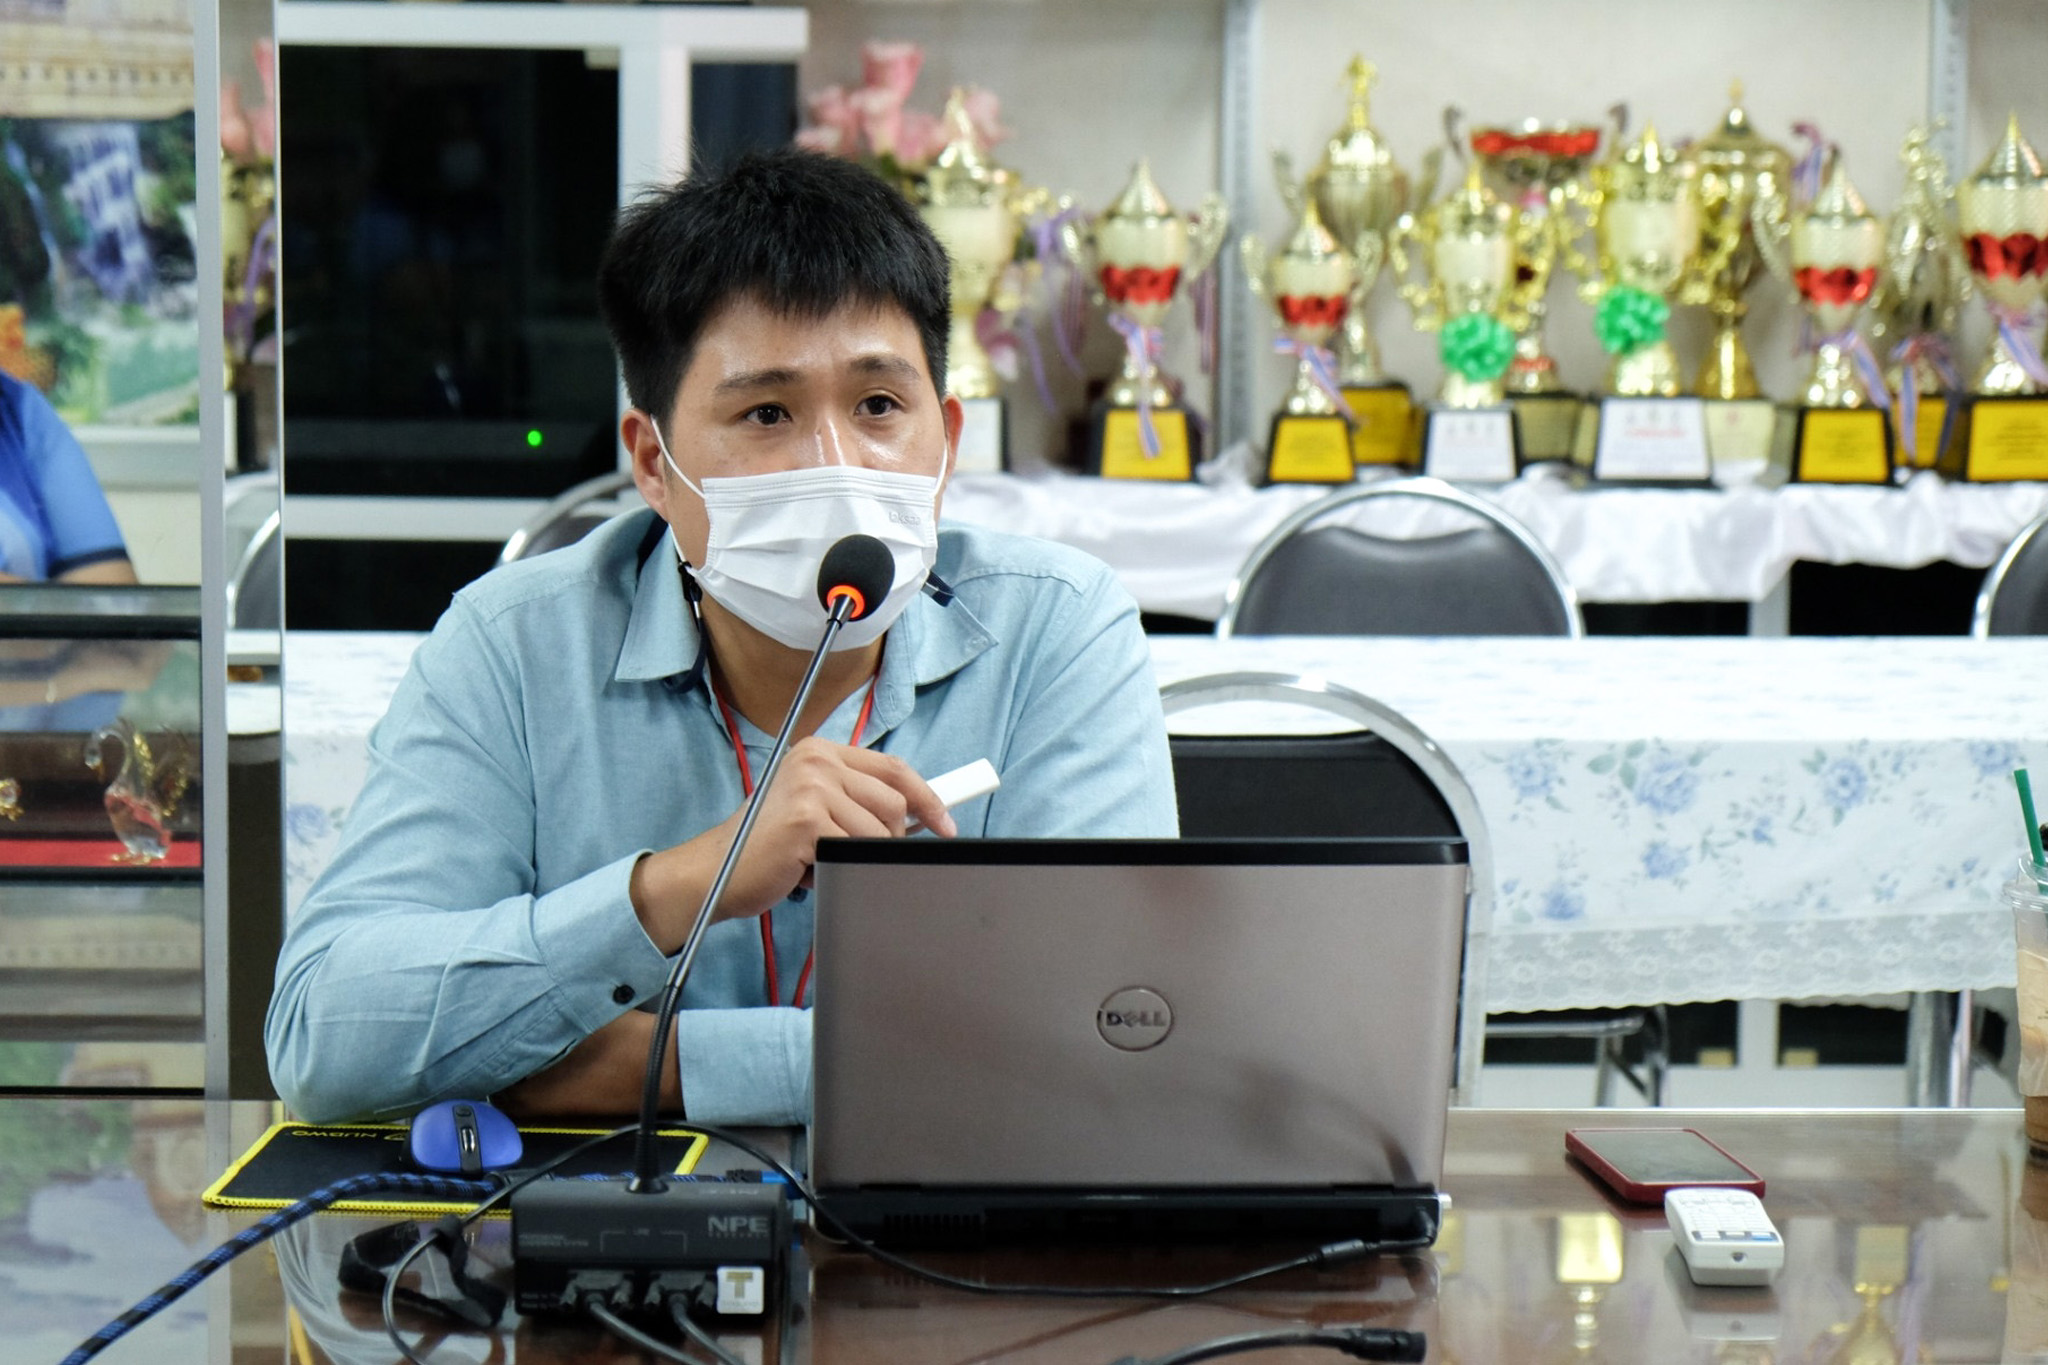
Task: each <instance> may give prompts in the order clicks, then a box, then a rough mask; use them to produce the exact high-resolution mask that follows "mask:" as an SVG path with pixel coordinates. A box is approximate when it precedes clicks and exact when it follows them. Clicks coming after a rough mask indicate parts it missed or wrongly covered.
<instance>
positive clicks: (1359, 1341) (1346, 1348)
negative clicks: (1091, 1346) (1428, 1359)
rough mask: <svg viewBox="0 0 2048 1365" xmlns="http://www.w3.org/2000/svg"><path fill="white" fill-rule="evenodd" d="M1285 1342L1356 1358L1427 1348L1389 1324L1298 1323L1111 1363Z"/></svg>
mask: <svg viewBox="0 0 2048 1365" xmlns="http://www.w3.org/2000/svg"><path fill="white" fill-rule="evenodd" d="M1287 1346H1321V1347H1325V1348H1326V1349H1328V1350H1332V1351H1341V1352H1343V1353H1344V1354H1345V1355H1348V1356H1351V1357H1353V1358H1354V1359H1358V1360H1393V1361H1419V1360H1421V1359H1422V1358H1423V1356H1424V1354H1426V1352H1427V1349H1428V1339H1427V1338H1425V1337H1424V1336H1423V1334H1422V1333H1420V1332H1403V1331H1400V1330H1398V1329H1396V1328H1391V1327H1298V1328H1294V1329H1293V1330H1291V1331H1279V1332H1251V1333H1248V1334H1246V1335H1244V1336H1237V1337H1218V1338H1217V1339H1216V1340H1214V1341H1205V1342H1202V1343H1200V1344H1199V1345H1195V1346H1183V1347H1182V1348H1181V1349H1180V1350H1178V1351H1171V1352H1168V1353H1167V1354H1166V1355H1163V1356H1154V1357H1153V1358H1152V1359H1150V1360H1141V1359H1139V1358H1138V1357H1137V1356H1125V1357H1124V1358H1123V1359H1122V1360H1119V1361H1116V1362H1114V1365H1195V1362H1197V1361H1202V1360H1216V1359H1219V1358H1221V1357H1223V1356H1234V1355H1246V1354H1248V1353H1250V1352H1252V1351H1277V1350H1280V1349H1281V1348H1283V1347H1287Z"/></svg>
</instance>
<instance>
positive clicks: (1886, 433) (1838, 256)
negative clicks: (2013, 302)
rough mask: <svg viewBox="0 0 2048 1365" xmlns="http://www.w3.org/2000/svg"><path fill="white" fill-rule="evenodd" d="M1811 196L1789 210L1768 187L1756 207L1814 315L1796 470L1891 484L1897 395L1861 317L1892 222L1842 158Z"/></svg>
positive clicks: (1813, 476) (1761, 226) (1776, 255)
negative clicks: (1867, 199)
mask: <svg viewBox="0 0 2048 1365" xmlns="http://www.w3.org/2000/svg"><path fill="white" fill-rule="evenodd" d="M1833 161H1834V164H1833V166H1832V168H1831V169H1830V170H1829V172H1828V175H1827V179H1826V180H1825V181H1824V182H1823V183H1822V185H1821V187H1820V190H1819V192H1818V193H1816V194H1815V195H1814V196H1813V199H1812V201H1811V202H1809V203H1808V204H1806V205H1805V206H1804V207H1802V208H1799V209H1793V210H1790V211H1788V210H1787V208H1786V203H1785V197H1784V195H1783V194H1780V193H1771V192H1765V193H1764V194H1762V195H1760V196H1759V198H1758V199H1757V201H1756V207H1755V208H1754V209H1753V210H1752V214H1753V218H1754V228H1755V233H1756V242H1757V246H1758V248H1759V250H1760V251H1761V252H1762V255H1763V258H1764V263H1765V264H1766V265H1768V266H1769V267H1770V268H1771V270H1772V273H1774V274H1777V275H1779V276H1780V277H1781V278H1783V279H1785V280H1787V281H1788V282H1789V283H1790V284H1791V286H1792V288H1793V290H1794V291H1795V292H1796V293H1797V294H1798V295H1799V301H1800V303H1801V304H1802V305H1804V307H1805V309H1806V316H1807V326H1806V333H1807V337H1806V342H1805V344H1806V346H1807V347H1808V348H1810V349H1811V350H1812V352H1813V365H1812V367H1811V369H1810V370H1809V371H1808V373H1807V378H1806V383H1805V385H1804V387H1803V389H1802V390H1801V393H1800V405H1799V409H1798V426H1797V427H1796V429H1795V434H1794V436H1793V444H1792V477H1793V478H1794V479H1797V480H1800V481H1803V482H1809V483H1878V484H1882V483H1890V482H1891V478H1892V428H1891V422H1890V420H1889V416H1890V412H1891V396H1890V392H1889V390H1888V389H1887V388H1886V386H1885V382H1884V372H1883V370H1882V369H1881V368H1880V367H1879V366H1878V363H1877V357H1876V355H1875V354H1873V353H1872V352H1871V349H1870V343H1869V342H1868V341H1866V340H1864V338H1863V334H1862V333H1861V332H1859V331H1857V330H1856V315H1857V314H1858V313H1859V312H1861V311H1862V309H1863V305H1864V304H1865V303H1866V302H1868V301H1869V299H1870V296H1871V293H1872V292H1873V291H1874V290H1875V289H1876V288H1877V277H1878V271H1879V267H1880V266H1881V265H1882V264H1883V262H1884V246H1885V227H1884V223H1883V221H1882V220H1880V219H1879V218H1878V217H1877V216H1876V215H1875V214H1873V213H1871V211H1870V210H1869V208H1868V207H1866V206H1865V204H1864V202H1863V197H1862V196H1861V195H1859V194H1858V193H1857V192H1856V187H1855V186H1854V185H1852V184H1851V183H1849V176H1848V172H1846V171H1845V170H1843V168H1842V161H1841V158H1840V157H1839V156H1836V157H1835V158H1834V159H1833Z"/></svg>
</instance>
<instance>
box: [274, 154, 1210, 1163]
mask: <svg viewBox="0 0 2048 1365" xmlns="http://www.w3.org/2000/svg"><path fill="white" fill-rule="evenodd" d="M599 294H600V299H601V302H602V304H603V306H604V312H605V317H606V322H607V324H608V325H609V327H610V329H611V333H612V338H613V342H614V345H615V346H616V348H617V350H618V353H619V358H620V362H621V366H622V369H623V371H624V374H625V380H626V389H627V393H628V395H629V396H630V398H631V400H632V403H633V408H632V410H631V411H629V412H628V413H627V414H626V416H625V418H624V419H623V422H622V424H621V428H620V433H621V436H622V438H623V440H624V443H625V446H626V449H627V451H628V452H629V454H630V455H631V458H632V467H633V476H634V480H635V482H636V484H637V485H638V488H639V491H640V493H641V496H642V498H643V499H644V500H645V501H646V503H647V505H648V510H646V511H640V512H636V513H632V514H628V515H625V516H622V517H618V518H615V519H613V520H612V521H610V522H608V523H606V524H605V525H603V526H601V527H599V528H598V529H596V530H595V531H593V532H591V533H590V535H588V536H587V537H585V538H584V539H583V540H582V541H581V542H579V543H578V544H576V545H574V546H571V547H569V548H566V549H562V550H558V551H555V552H553V553H551V554H545V555H541V556H537V557H536V558H534V559H531V560H527V561H524V562H521V563H517V564H513V565H509V566H506V567H504V568H501V569H498V570H496V571H495V572H493V573H491V574H489V575H487V576H486V577H484V578H483V579H481V580H479V581H478V582H476V583H474V584H472V585H470V586H469V587H468V588H465V589H464V590H463V591H462V592H461V593H460V594H458V596H457V597H456V599H455V601H454V603H453V604H452V605H451V607H450V608H449V610H448V612H447V614H446V615H445V616H443V617H442V619H441V621H440V623H439V624H438V625H437V626H436V627H435V629H434V632H433V634H432V635H431V636H430V637H429V638H428V639H427V640H426V641H425V642H424V643H423V644H422V645H421V646H420V648H419V650H418V652H417V654H416V655H415V656H414V659H413V662H412V666H411V668H410V670H409V671H408V674H407V676H406V678H405V680H404V681H403V682H402V683H401V684H400V686H399V688H398V691H397V693H396V694H395V695H394V697H393V699H392V703H391V708H390V710H389V712H388V713H387V714H386V716H385V718H384V719H383V721H382V722H380V724H379V725H378V727H377V729H376V731H375V732H374V733H373V735H372V736H371V740H370V771H369V775H368V777H367V779H366V781H365V784H364V788H363V791H362V794H361V796H360V797H359V798H358V800H357V802H356V805H355V807H354V809H353V810H352V811H351V813H350V815H349V817H348V820H347V822H346V825H345V827H344V831H343V836H342V843H341V847H340V849H339V850H338V851H337V853H336V855H335V859H334V861H333V863H332V864H331V865H330V866H329V867H328V869H327V871H326V872H325V873H324V874H323V876H322V877H321V878H320V880H319V881H318V883H316V885H315V886H314V887H313V888H312V890H311V891H310V892H309V894H308V896H307V899H306V901H305V904H304V905H303V906H301V907H300V909H299V911H298V912H297V913H296V914H295V915H294V916H293V918H292V920H291V922H290V924H289V925H288V926H287V929H286V937H285V943H284V947H283V950H282V952H281V953H280V955H279V960H278V966H277V977H276V989H275V993H274V995H273V997H272V1000H271V1006H270V1013H269V1017H268V1020H267V1022H266V1030H265V1040H266V1044H267V1047H268V1052H269V1058H270V1068H271V1077H272V1080H273V1081H274V1082H275V1084H276V1085H277V1087H278V1093H279V1094H280V1095H282V1096H283V1097H284V1098H285V1100H286V1101H287V1102H288V1103H289V1104H290V1105H291V1106H292V1107H293V1108H294V1109H295V1110H297V1111H298V1112H299V1114H300V1115H301V1117H304V1118H307V1119H311V1120H315V1121H325V1120H333V1119H339V1118H343V1117H348V1116H354V1115H395V1114H403V1113H406V1112H408V1111H411V1110H414V1109H418V1108H420V1107H421V1106H423V1105H426V1104H428V1103H431V1102H434V1101H436V1100H440V1099H446V1098H450V1097H455V1096H468V1097H480V1096H496V1097H498V1099H499V1101H500V1102H501V1103H503V1104H505V1105H506V1106H507V1107H509V1108H511V1109H512V1110H513V1111H514V1112H515V1113H519V1114H523V1115H524V1114H536V1113H553V1114H565V1115H566V1114H575V1115H595V1114H630V1113H631V1112H633V1111H634V1110H635V1108H636V1107H637V1102H638V1096H639V1089H640V1081H641V1074H642V1069H643V1067H644V1065H645V1059H646V1056H647V1053H648V1051H649V1049H650V1047H651V1045H652V1044H653V1042H654V1031H653V1030H654V1023H653V1019H652V1016H651V1015H650V1014H648V1013H645V1012H642V1011H640V1010H637V1009H635V1006H638V1005H643V1004H647V1003H650V1002H651V1001H652V1000H653V998H654V997H655V996H656V995H657V994H658V992H659V990H660V988H661V985H662V981H663V978H664V977H665V975H666V973H667V971H668V969H669V965H670V955H671V954H673V953H675V952H676V951H677V950H678V948H679V947H680V946H681V944H682V942H683V939H684V937H685V936H686V934H687V933H688V931H689V928H690V925H691V923H692V921H693V920H694V918H695V917H696V915H697V913H698V909H699V906H700V905H701V904H702V902H703V900H704V897H705V895H706V892H707V890H708V887H709V884H710V882H711V879H712V877H713V875H714V873H715V871H716V869H717V867H718V865H719V863H720V861H721V860H722V859H723V857H724V855H725V853H726V851H727V849H728V848H729V847H730V844H731V840H732V838H733V834H734V831H735V830H736V828H737V825H738V819H739V812H740V809H741V806H742V804H743V802H744V800H745V797H746V793H747V792H748V791H749V790H750V789H751V786H752V780H753V776H754V774H756V773H758V772H759V771H760V770H761V766H762V765H763V764H764V763H765V761H766V758H767V752H768V748H769V745H770V741H771V736H772V735H773V733H774V732H775V731H776V730H777V728H778V727H779V726H780V724H781V721H782V719H783V715H784V713H785V711H786V710H787V708H788V707H789V705H790V703H791V701H792V699H793V698H794V696H795V694H796V690H797V687H798V683H799V680H800V678H801V675H802V673H803V671H804V668H805V666H806V664H807V663H808V661H809V657H810V654H811V651H812V649H813V648H814V647H815V644H816V642H817V640H818V639H819V637H820V635H821V634H822V628H823V625H824V611H823V609H822V608H821V607H820V606H819V605H818V603H817V598H816V582H817V575H818V564H819V560H820V558H821V556H822V554H823V552H824V551H825V549H826V548H828V547H829V546H830V545H832V544H833V543H835V542H836V541H837V540H838V539H839V538H840V537H841V536H843V535H845V534H847V533H849V532H854V531H858V532H862V533H866V534H872V535H875V536H877V537H878V538H879V539H881V540H883V541H884V543H885V544H886V545H887V546H888V547H889V549H890V551H891V556H892V558H893V560H894V563H895V570H896V573H895V579H894V582H893V584H892V587H891V589H890V591H889V592H888V593H887V595H886V598H885V600H884V601H882V602H881V603H879V604H877V605H875V606H874V607H873V609H872V613H871V615H869V616H868V617H866V618H864V619H863V620H862V621H860V622H856V623H855V624H853V625H851V626H849V627H848V628H847V629H846V631H845V632H844V633H843V634H842V635H841V636H840V637H839V639H838V641H837V646H836V647H835V651H834V652H833V653H832V654H831V655H829V656H828V658H827V660H826V662H825V665H824V667H823V670H822V672H821V674H820V679H819V682H818V684H817V689H816V691H815V692H814V693H813V694H812V697H811V700H810V703H809V705H808V707H807V708H806V710H805V712H804V714H803V715H802V717H801V718H800V720H799V724H798V726H797V729H796V735H797V737H798V740H797V742H796V743H795V744H794V745H793V746H792V748H791V750H790V752H789V755H788V756H787V758H786V760H785V762H784V766H783V768H782V770H781V772H780V774H779V775H778V777H777V779H776V782H775V785H774V787H773V788H772V790H771V791H770V793H769V795H768V797H767V799H766V802H765V804H764V806H763V808H762V812H761V815H760V817H759V820H758V823H757V824H756V826H755V828H754V831H753V834H752V836H751V839H750V841H749V843H748V845H747V848H746V850H745V852H744V854H743V855H742V857H741V860H740V863H739V866H738V868H737V870H736V872H735V875H734V877H733V879H732V881H731V882H730V883H729V884H728V887H727V889H726V892H725V895H724V897H723V899H722V901H721V904H720V905H719V907H718V922H716V923H714V924H713V925H712V926H711V927H710V929H709V931H708V932H707V934H706V936H705V940H704V944H703V947H702V950H701V952H700V954H699V956H698V958H697V960H696V963H695V966H694V968H693V970H692V973H691V976H690V980H689V983H688V986H687V988H686V990H685V992H684V995H683V1006H684V1008H683V1010H682V1011H681V1014H680V1016H679V1018H678V1020H677V1022H676V1024H675V1025H674V1027H673V1030H672V1032H671V1033H670V1035H669V1037H668V1038H667V1040H666V1046H667V1048H668V1050H669V1062H668V1065H667V1066H665V1068H664V1070H663V1075H664V1093H663V1097H662V1098H663V1107H664V1109H665V1110H666V1111H667V1112H670V1113H675V1112H682V1113H684V1114H686V1115H687V1116H689V1117H694V1118H696V1119H699V1120H701V1121H704V1122H713V1123H790V1122H802V1121H804V1120H805V1119H806V1118H807V1117H808V1114H809V1108H810V1057H811V1037H810V1018H809V1012H808V1010H807V1009H805V1008H804V1007H805V1006H807V1005H808V1004H809V999H808V996H807V993H806V992H807V986H808V977H809V973H808V960H809V952H810V940H811V927H812V914H813V906H812V905H811V903H810V898H809V896H808V894H807V890H806V887H807V883H808V879H809V874H810V868H811V863H812V861H813V860H814V858H815V856H816V848H817V843H818V840H820V839H823V838H830V837H834V836H841V835H848V836H863V837H900V836H903V835H905V834H906V833H907V831H908V830H909V829H910V828H911V827H913V826H914V825H916V824H919V823H922V824H923V825H925V826H927V827H929V829H930V830H931V831H932V832H933V833H934V834H937V835H939V836H942V837H950V836H953V835H956V834H974V835H984V836H1007V837H1089V836H1102V837H1111V836H1124V837H1146V836H1150V837H1171V836H1172V835H1173V834H1174V833H1175V832H1176V817H1175V808H1174V793H1173V778H1172V769H1171V766H1170V763H1169V760H1168V753H1167V745H1166V733H1165V724H1164V721H1163V718H1162V716H1161V712H1160V705H1159V697H1158V692H1157V689H1156V684H1155V682H1154V680H1153V674H1152V668H1151V659H1150V653H1149V650H1148V649H1147V646H1146V642H1145V638H1144V635H1143V633H1142V630H1141V628H1140V626H1139V623H1138V615H1137V609H1136V606H1135V604H1134V603H1133V602H1132V601H1131V599H1130V597H1129V595H1128V594H1126V593H1125V592H1124V591H1123V590H1122V589H1121V588H1120V587H1119V586H1118V585H1117V583H1116V581H1115V579H1114V578H1113V577H1112V575H1111V574H1110V572H1109V570H1108V569H1107V568H1106V567H1105V566H1103V565H1102V564H1101V563H1100V562H1099V561H1096V560H1094V559H1091V558H1089V557H1087V556H1085V555H1082V554H1080V553H1078V552H1076V551H1073V550H1070V549H1066V548H1064V547H1060V546H1056V545H1050V544H1046V543H1044V542H1040V541H1033V540H1026V539H1023V538H1021V537H1015V536H1007V535H1002V534H999V533H996V532H993V531H987V530H982V529H979V528H972V527H964V526H948V527H945V528H944V529H943V530H941V529H939V527H938V514H939V509H940V504H941V500H942V498H943V495H944V489H945V484H946V480H947V478H948V477H949V476H950V474H951V472H952V467H953V458H954V452H955V450H956V448H957V445H958V441H959V434H960V427H961V422H962V409H961V407H960V404H959V402H958V400H956V399H954V398H952V397H950V396H948V395H946V394H945V393H944V392H943V390H942V388H941V385H940V381H941V379H942V377H943V376H944V374H945V373H946V335H947V325H948V320H949V318H948V298H947V262H946V257H945V253H944V251H943V250H942V248H941V247H940V246H939V244H938V242H937V240H936V239H934V238H933V236H932V235H931V233H930V231H929V230H928V229H927V228H926V227H925V226H924V224H923V223H922V221H921V220H920V219H919V217H918V215H917V213H916V211H915V210H914V209H913V208H912V207H911V205H910V204H909V202H908V201H907V200H906V199H905V198H904V197H903V196H902V195H901V194H899V193H898V192H897V191H896V190H894V189H893V188H891V187H890V186H888V185H886V184H885V183H883V182H882V181H881V180H880V179H878V178H876V177H874V176H873V175H871V174H869V173H868V172H867V171H864V170H862V169H860V168H858V167H856V166H853V165H851V164H850V163H846V162H841V161H836V160H833V159H831V158H829V157H823V156H819V155H815V154H811V153H805V152H798V151H782V152H773V153H761V154H756V155H753V156H750V157H747V158H744V159H742V160H741V161H739V162H737V163H736V164H735V165H734V166H733V167H732V168H731V169H729V170H727V171H724V172H722V173H711V174H704V175H699V176H695V177H692V178H690V179H688V180H685V181H683V182H682V183H680V184H678V185H675V186H672V187H670V188H667V189H665V190H661V191H659V192H656V193H654V194H652V195H650V196H648V197H645V198H643V199H642V200H641V201H640V202H639V203H637V204H636V205H634V206H633V207H632V208H630V209H628V210H627V211H626V212H625V213H624V214H623V215H622V217H621V219H620V221H619V223H618V225H617V228H616V230H615V232H614V235H613V238H612V241H611V243H610V245H609V246H608V247H607V249H606V253H605V258H604V261H603V264H602V266H601V268H600V274H599ZM978 758H987V759H989V760H990V761H991V762H992V763H993V764H994V765H995V767H996V769H997V771H998V773H999V774H1000V776H1001V780H1002V785H1001V787H1000V789H999V790H997V791H995V792H994V793H993V794H991V795H989V796H984V797H980V798H977V799H975V800H972V801H969V802H966V803H964V804H963V805H961V806H960V807H958V808H956V809H955V810H954V811H952V812H951V813H950V814H949V813H948V812H947V811H946V810H945V809H944V808H942V807H941V806H940V805H939V803H938V801H937V799H936V798H935V797H934V795H933V793H932V791H931V788H930V787H929V786H928V785H927V784H926V782H925V778H926V777H927V776H931V775H936V774H938V773H943V772H947V771H950V770H952V769H954V768H957V767H960V766H962V765H963V764H967V763H970V762H972V761H974V760H975V759H978ZM947 969H948V964H946V963H943V962H935V963H934V964H933V971H934V972H944V971H946V970H947Z"/></svg>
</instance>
